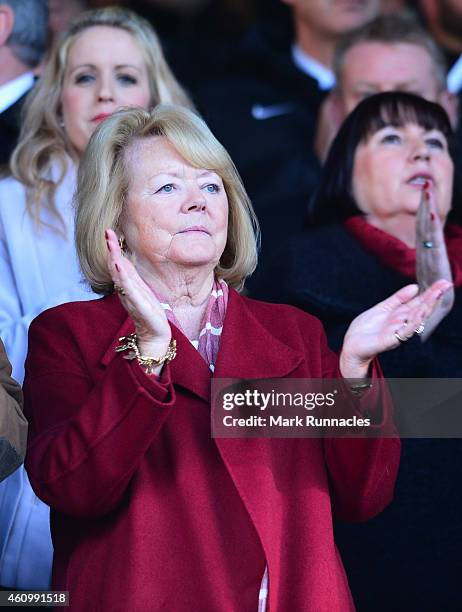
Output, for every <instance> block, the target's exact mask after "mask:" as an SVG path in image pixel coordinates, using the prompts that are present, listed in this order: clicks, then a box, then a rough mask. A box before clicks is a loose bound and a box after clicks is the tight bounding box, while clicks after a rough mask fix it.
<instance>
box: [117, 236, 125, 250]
mask: <svg viewBox="0 0 462 612" xmlns="http://www.w3.org/2000/svg"><path fill="white" fill-rule="evenodd" d="M118 243H119V247H120V250H121V251H122V252H123V253H125V251H126V250H127V243H126V242H125V238H124V237H123V236H119V238H118Z"/></svg>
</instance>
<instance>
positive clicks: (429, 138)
mask: <svg viewBox="0 0 462 612" xmlns="http://www.w3.org/2000/svg"><path fill="white" fill-rule="evenodd" d="M451 137H452V130H451V126H450V124H449V121H448V118H447V116H446V114H445V113H444V111H443V109H442V108H441V107H439V106H438V105H435V104H433V103H430V102H427V101H425V100H423V99H421V98H418V97H416V96H413V95H411V94H405V93H385V94H379V95H377V96H373V97H371V98H368V99H367V100H365V101H363V102H362V103H361V104H360V105H358V107H357V108H356V109H355V110H354V111H353V112H352V113H351V115H350V116H349V117H348V118H347V120H346V121H345V123H344V124H343V126H342V128H341V130H340V132H339V134H338V135H337V138H336V139H335V141H334V143H333V145H332V147H331V150H330V153H329V156H328V159H327V161H326V165H325V168H324V172H323V176H322V180H321V185H320V188H319V191H318V193H317V196H316V198H315V199H314V201H313V205H312V207H311V211H310V212H311V215H310V220H311V224H310V228H309V229H307V230H305V231H304V232H303V233H302V234H301V235H300V236H298V237H297V238H296V239H291V241H290V243H289V244H287V246H285V247H284V250H283V255H282V256H281V254H279V256H278V257H277V259H276V261H277V264H275V266H273V267H272V269H271V270H270V271H269V272H270V274H271V278H278V279H279V282H278V283H274V282H273V283H271V286H272V287H273V289H272V294H271V295H270V296H268V295H266V296H265V297H270V299H272V300H273V301H281V302H288V303H291V304H295V305H296V306H298V307H301V308H303V309H304V310H307V311H310V312H312V313H315V314H316V315H317V316H318V317H319V318H320V319H321V320H322V321H323V323H324V326H325V328H326V331H327V335H328V339H329V343H330V345H331V347H332V348H334V349H338V348H339V346H340V344H339V343H340V340H341V338H342V337H343V335H344V333H345V330H346V329H347V327H348V325H349V324H350V322H351V320H353V319H354V318H355V317H356V316H357V314H358V313H360V312H361V311H362V310H364V309H365V308H368V307H369V306H370V305H372V304H375V303H376V302H377V301H380V300H382V299H383V298H384V297H385V296H386V295H388V294H389V293H390V292H393V291H396V290H397V289H398V288H399V287H402V286H404V285H406V284H407V283H409V282H412V280H415V278H416V246H417V253H418V254H419V253H420V254H422V253H424V255H425V250H426V249H431V248H435V246H436V242H435V241H432V240H425V239H424V238H425V237H422V236H421V235H420V233H416V218H417V213H418V210H419V207H420V206H421V202H422V190H423V189H424V188H425V191H426V193H427V194H428V198H429V200H430V202H431V207H430V209H429V210H428V212H427V213H426V214H428V218H427V219H425V220H424V223H426V224H427V226H429V227H430V231H433V230H431V227H432V226H433V227H434V226H435V224H441V225H442V226H444V238H445V243H446V248H447V254H448V257H449V262H450V265H451V269H452V277H453V282H454V294H455V300H454V306H453V308H452V310H451V312H450V313H449V314H448V315H447V316H445V318H443V319H442V321H441V322H440V323H439V325H438V326H437V327H436V328H435V329H434V331H433V333H432V335H431V337H430V338H428V339H427V340H426V341H425V342H421V341H420V339H419V338H417V337H414V338H413V339H411V340H409V341H405V342H404V343H403V345H402V347H401V350H400V351H399V352H388V353H384V354H382V355H381V356H380V362H381V365H382V368H383V370H384V373H385V375H386V376H387V377H396V378H444V377H457V378H459V377H462V289H461V286H462V229H461V227H460V225H458V223H457V220H458V218H459V219H460V211H458V210H457V209H456V206H457V205H458V204H459V203H458V202H457V200H455V199H454V198H453V178H454V166H453V161H452V156H451V153H450V145H451ZM437 233H438V232H437V230H435V235H436V234H437ZM416 236H417V237H418V241H419V242H418V244H417V245H416ZM434 242H435V243H434ZM427 252H429V251H427ZM433 253H435V252H434V251H433ZM444 258H445V257H444V254H443V256H442V259H444ZM436 259H438V258H436ZM404 340H405V339H404ZM396 399H397V404H398V405H397V420H398V423H400V422H403V421H404V420H405V419H406V418H407V416H408V413H407V410H408V409H409V406H408V405H407V406H406V412H405V411H404V410H403V411H400V407H399V398H396ZM439 410H440V407H439V408H436V409H435V410H434V411H433V414H430V415H429V418H428V421H429V423H430V424H433V425H434V424H435V422H438V421H439V422H440V423H441V424H442V425H443V426H444V419H445V418H447V414H446V413H444V412H439ZM433 431H434V430H433V429H432V425H430V426H429V427H428V429H427V433H428V436H429V437H430V436H431V435H432V432H433ZM446 431H447V428H446ZM461 457H462V442H461V441H460V440H441V439H439V440H438V439H418V440H412V439H409V440H405V441H404V444H403V456H402V461H401V468H400V474H399V477H398V486H397V493H396V496H395V501H394V503H393V504H392V505H391V506H390V508H389V509H388V510H387V511H385V512H384V513H383V514H382V515H381V516H379V517H377V518H376V519H374V520H373V521H371V522H370V523H368V524H367V525H363V526H339V527H338V528H337V538H338V544H339V547H340V550H341V554H342V557H343V559H344V562H345V565H346V568H347V573H348V574H349V579H350V584H351V587H352V591H353V595H354V598H355V600H356V604H357V606H358V610H360V611H361V612H369V611H371V612H372V611H373V612H380V611H384V612H385V611H387V612H389V611H390V610H393V611H397V610H400V611H401V610H403V611H404V610H405V611H406V612H414V611H416V612H417V611H418V612H422V611H427V610H428V611H432V612H434V611H436V610H444V611H445V612H450V611H456V610H460V609H462V594H461V591H460V585H459V583H460V576H461V575H462V555H461V554H460V551H461V546H462V520H461V512H460V508H461V506H462V487H461V479H462V467H461Z"/></svg>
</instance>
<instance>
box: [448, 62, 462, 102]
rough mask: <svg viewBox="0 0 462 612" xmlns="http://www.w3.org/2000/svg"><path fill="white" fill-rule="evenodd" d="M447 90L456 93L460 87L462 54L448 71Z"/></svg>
mask: <svg viewBox="0 0 462 612" xmlns="http://www.w3.org/2000/svg"><path fill="white" fill-rule="evenodd" d="M447 82H448V90H449V91H450V92H451V93H458V92H459V91H460V90H461V89H462V55H461V56H460V57H459V59H458V60H457V62H456V63H455V64H454V66H453V67H452V68H451V70H450V71H449V72H448V79H447Z"/></svg>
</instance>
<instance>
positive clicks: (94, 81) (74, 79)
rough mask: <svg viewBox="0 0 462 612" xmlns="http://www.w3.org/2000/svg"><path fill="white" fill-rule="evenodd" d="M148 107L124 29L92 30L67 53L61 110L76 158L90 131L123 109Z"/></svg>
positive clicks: (141, 64) (142, 72)
mask: <svg viewBox="0 0 462 612" xmlns="http://www.w3.org/2000/svg"><path fill="white" fill-rule="evenodd" d="M150 102H151V93H150V89H149V80H148V74H147V68H146V64H145V61H144V57H143V54H142V52H141V49H140V48H139V47H138V45H137V43H136V41H135V39H134V38H133V37H132V35H131V34H130V33H129V32H127V31H126V30H122V29H120V28H113V27H109V26H94V27H91V28H89V29H88V30H85V31H84V32H82V33H81V34H80V35H79V36H78V37H77V39H76V40H75V41H74V43H73V45H72V46H71V48H70V49H69V54H68V58H67V64H66V69H65V72H64V82H63V89H62V93H61V105H62V113H63V121H64V128H65V130H66V133H67V135H68V138H69V140H70V142H71V144H72V146H73V147H74V149H75V151H76V152H77V154H78V155H81V154H82V153H83V151H84V150H85V147H86V146H87V143H88V141H89V139H90V136H91V135H92V134H93V132H94V130H95V128H96V126H97V125H98V124H99V123H100V122H101V121H103V120H104V119H105V118H106V117H107V116H108V115H111V114H112V113H114V112H115V111H116V110H119V109H120V108H122V107H124V106H138V107H141V108H144V109H148V108H149V106H150Z"/></svg>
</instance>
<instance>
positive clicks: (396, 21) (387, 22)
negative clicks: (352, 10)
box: [334, 11, 447, 91]
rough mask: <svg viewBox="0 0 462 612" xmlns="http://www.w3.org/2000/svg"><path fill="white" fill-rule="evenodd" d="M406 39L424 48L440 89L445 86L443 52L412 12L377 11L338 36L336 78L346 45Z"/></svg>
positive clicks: (342, 62)
mask: <svg viewBox="0 0 462 612" xmlns="http://www.w3.org/2000/svg"><path fill="white" fill-rule="evenodd" d="M373 42H379V43H386V44H399V43H407V44H411V45H418V46H419V47H422V48H423V49H425V50H426V51H427V53H428V54H429V56H430V57H431V59H432V62H433V70H434V75H435V78H436V80H437V82H438V87H439V89H440V91H443V90H444V89H446V73H447V65H446V60H445V58H444V55H443V52H442V51H441V49H440V48H439V47H438V45H437V44H436V42H435V41H434V40H433V38H432V37H431V36H430V34H429V33H428V32H427V31H426V30H424V29H423V28H422V26H421V25H420V24H419V23H418V21H417V19H416V17H415V16H414V14H413V13H410V12H408V11H407V12H403V13H399V14H391V15H380V16H379V17H377V18H376V19H373V20H372V21H370V22H369V23H367V24H366V25H365V26H362V27H361V28H358V29H356V30H354V31H353V32H350V33H349V34H347V35H346V36H344V37H343V38H342V40H341V41H340V43H339V44H338V45H337V47H336V49H335V55H334V72H335V76H336V79H337V82H338V83H339V82H340V79H341V75H342V70H343V65H344V61H345V56H346V54H347V53H348V51H349V50H350V49H352V48H353V47H355V46H356V45H359V44H361V43H373Z"/></svg>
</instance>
